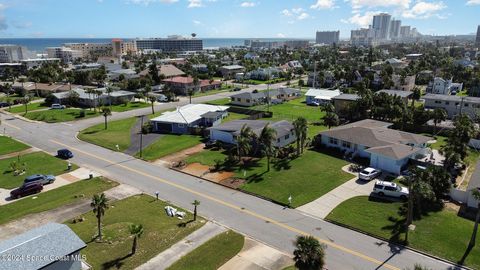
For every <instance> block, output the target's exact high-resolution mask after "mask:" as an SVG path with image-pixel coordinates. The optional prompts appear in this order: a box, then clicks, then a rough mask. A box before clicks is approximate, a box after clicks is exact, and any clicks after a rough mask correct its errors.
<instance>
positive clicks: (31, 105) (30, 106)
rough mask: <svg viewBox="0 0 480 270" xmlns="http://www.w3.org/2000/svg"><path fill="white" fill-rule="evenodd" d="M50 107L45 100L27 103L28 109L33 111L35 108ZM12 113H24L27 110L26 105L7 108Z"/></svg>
mask: <svg viewBox="0 0 480 270" xmlns="http://www.w3.org/2000/svg"><path fill="white" fill-rule="evenodd" d="M46 108H48V106H47V104H45V103H43V102H34V103H29V104H28V105H27V109H28V111H33V110H40V109H46ZM7 111H9V112H11V113H24V112H25V105H20V106H15V107H12V108H11V109H9V110H7Z"/></svg>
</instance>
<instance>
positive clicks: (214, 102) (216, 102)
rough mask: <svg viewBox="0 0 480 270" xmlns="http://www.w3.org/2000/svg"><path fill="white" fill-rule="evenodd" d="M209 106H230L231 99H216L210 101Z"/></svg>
mask: <svg viewBox="0 0 480 270" xmlns="http://www.w3.org/2000/svg"><path fill="white" fill-rule="evenodd" d="M207 104H211V105H229V104H230V98H221V99H216V100H212V101H208V102H207Z"/></svg>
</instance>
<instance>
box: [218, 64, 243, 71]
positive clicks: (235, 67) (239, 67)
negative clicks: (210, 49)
mask: <svg viewBox="0 0 480 270" xmlns="http://www.w3.org/2000/svg"><path fill="white" fill-rule="evenodd" d="M242 68H244V67H243V66H240V65H230V66H223V67H222V69H231V70H235V69H242Z"/></svg>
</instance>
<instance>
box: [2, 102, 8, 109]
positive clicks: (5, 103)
mask: <svg viewBox="0 0 480 270" xmlns="http://www.w3.org/2000/svg"><path fill="white" fill-rule="evenodd" d="M8 106H10V104H8V102H0V108H3V107H8Z"/></svg>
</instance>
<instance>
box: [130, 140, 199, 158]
mask: <svg viewBox="0 0 480 270" xmlns="http://www.w3.org/2000/svg"><path fill="white" fill-rule="evenodd" d="M202 140H203V138H202V137H200V136H195V135H173V134H165V135H163V136H162V137H160V138H158V140H157V141H155V142H154V143H152V144H151V145H149V146H147V147H145V148H144V149H143V156H142V158H143V159H145V160H156V159H159V158H161V157H164V156H167V155H170V154H173V153H176V152H179V151H182V150H184V149H187V148H190V147H193V146H195V145H197V144H200V143H202ZM135 156H136V157H138V156H139V154H138V153H137V154H136V155H135Z"/></svg>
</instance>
